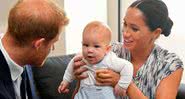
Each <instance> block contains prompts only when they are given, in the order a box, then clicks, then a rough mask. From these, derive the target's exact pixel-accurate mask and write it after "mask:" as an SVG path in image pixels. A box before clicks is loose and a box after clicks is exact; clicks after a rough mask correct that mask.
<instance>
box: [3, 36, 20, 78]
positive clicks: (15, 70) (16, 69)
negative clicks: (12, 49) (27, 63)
mask: <svg viewBox="0 0 185 99" xmlns="http://www.w3.org/2000/svg"><path fill="white" fill-rule="evenodd" d="M2 38H3V37H2V36H1V37H0V49H1V51H2V53H3V55H4V57H5V60H6V61H7V64H8V66H9V69H10V73H11V78H12V80H13V81H15V80H16V79H17V78H18V77H19V76H21V74H22V73H23V67H21V66H20V65H18V64H17V63H15V62H14V61H13V60H12V59H11V58H10V56H9V55H8V53H7V51H6V50H5V48H4V46H3V44H2Z"/></svg>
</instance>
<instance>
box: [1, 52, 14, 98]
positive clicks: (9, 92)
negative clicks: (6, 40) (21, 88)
mask: <svg viewBox="0 0 185 99" xmlns="http://www.w3.org/2000/svg"><path fill="white" fill-rule="evenodd" d="M0 81H1V82H0V83H1V84H2V86H0V87H1V91H2V93H5V96H7V97H10V98H8V99H15V91H14V88H13V82H12V79H11V75H10V69H9V67H8V64H7V62H6V60H5V58H4V56H3V54H2V52H1V50H0Z"/></svg>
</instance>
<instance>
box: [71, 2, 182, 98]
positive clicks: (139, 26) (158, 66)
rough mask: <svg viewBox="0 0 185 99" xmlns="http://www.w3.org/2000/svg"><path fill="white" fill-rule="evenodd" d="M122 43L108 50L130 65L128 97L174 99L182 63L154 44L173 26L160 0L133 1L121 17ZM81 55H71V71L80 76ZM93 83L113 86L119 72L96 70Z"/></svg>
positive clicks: (79, 77)
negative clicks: (132, 72)
mask: <svg viewBox="0 0 185 99" xmlns="http://www.w3.org/2000/svg"><path fill="white" fill-rule="evenodd" d="M123 21H124V22H123V24H124V27H123V30H124V31H123V40H124V41H123V44H121V43H115V44H113V46H112V50H113V51H114V52H115V53H116V54H117V55H118V56H119V57H121V58H124V59H127V60H129V61H130V62H131V63H132V64H133V66H134V77H133V81H132V83H131V84H130V85H129V87H128V89H127V95H128V97H129V98H130V99H175V98H176V94H177V90H178V87H179V84H180V81H181V77H182V72H183V63H182V61H181V60H180V59H179V57H178V56H177V55H176V54H174V53H169V52H168V51H167V50H165V49H163V48H161V47H160V46H158V45H156V44H155V41H156V40H157V39H158V38H159V36H160V34H162V35H164V36H166V37H167V36H169V35H170V32H171V28H172V25H173V22H172V20H171V19H170V18H169V17H168V9H167V6H166V5H165V4H164V2H162V1H161V0H137V1H135V2H133V3H132V4H131V5H130V6H129V8H128V9H127V12H126V15H125V17H124V18H123ZM82 65H84V62H82V61H81V57H80V56H79V57H77V58H75V64H74V73H75V77H76V78H77V79H83V78H85V77H86V76H85V75H82V72H83V71H85V69H84V68H79V67H80V66H82ZM96 80H97V84H98V85H111V86H113V87H114V86H115V85H116V84H117V82H118V80H119V74H117V73H115V72H113V71H111V70H105V69H104V70H97V77H96Z"/></svg>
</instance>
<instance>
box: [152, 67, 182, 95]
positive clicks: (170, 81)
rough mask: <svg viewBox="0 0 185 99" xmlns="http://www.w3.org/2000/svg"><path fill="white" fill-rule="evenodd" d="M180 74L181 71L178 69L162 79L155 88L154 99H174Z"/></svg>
mask: <svg viewBox="0 0 185 99" xmlns="http://www.w3.org/2000/svg"><path fill="white" fill-rule="evenodd" d="M182 73H183V69H182V68H180V69H177V70H176V71H174V72H173V73H172V74H170V75H169V76H168V77H166V78H164V79H163V80H162V81H161V82H160V84H159V86H158V88H157V92H156V99H176V95H177V91H178V88H179V85H180V81H181V77H182Z"/></svg>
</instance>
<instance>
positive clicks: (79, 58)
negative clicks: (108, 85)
mask: <svg viewBox="0 0 185 99" xmlns="http://www.w3.org/2000/svg"><path fill="white" fill-rule="evenodd" d="M82 59H83V56H82V55H81V54H79V55H77V56H75V58H74V64H73V71H74V76H75V78H76V79H77V80H82V79H84V78H87V77H88V76H87V75H83V74H82V73H83V72H85V71H87V68H80V67H81V66H83V65H85V62H83V61H82Z"/></svg>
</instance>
